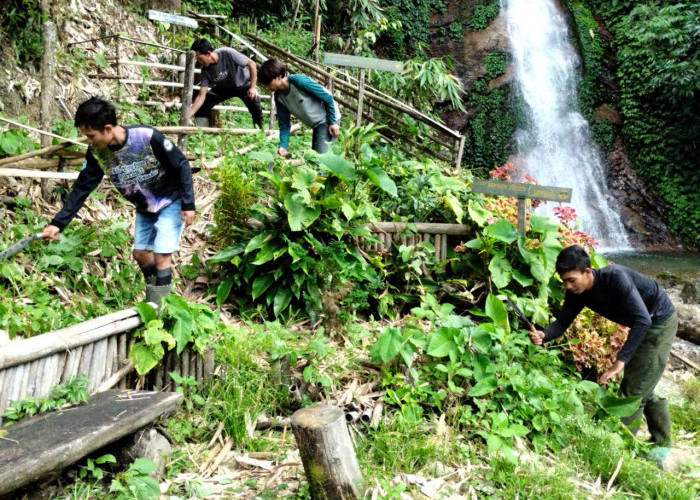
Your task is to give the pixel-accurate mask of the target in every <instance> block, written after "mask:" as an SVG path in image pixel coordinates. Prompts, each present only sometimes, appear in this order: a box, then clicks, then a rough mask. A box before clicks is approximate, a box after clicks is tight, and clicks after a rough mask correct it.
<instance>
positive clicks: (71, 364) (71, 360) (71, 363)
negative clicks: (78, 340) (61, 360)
mask: <svg viewBox="0 0 700 500" xmlns="http://www.w3.org/2000/svg"><path fill="white" fill-rule="evenodd" d="M66 352H67V353H68V359H67V360H66V367H65V368H64V369H63V376H62V377H61V382H68V381H69V380H70V379H71V378H73V377H75V376H76V375H77V374H78V368H79V367H80V359H81V358H82V356H83V346H78V347H76V348H74V349H68V350H67V351H66Z"/></svg>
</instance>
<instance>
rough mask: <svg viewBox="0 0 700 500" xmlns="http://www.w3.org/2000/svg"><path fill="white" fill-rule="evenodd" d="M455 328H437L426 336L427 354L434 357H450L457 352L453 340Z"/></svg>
mask: <svg viewBox="0 0 700 500" xmlns="http://www.w3.org/2000/svg"><path fill="white" fill-rule="evenodd" d="M456 332H458V330H457V329H456V328H439V329H438V330H437V331H435V332H433V333H431V334H430V335H429V336H428V346H427V349H426V352H427V353H428V355H429V356H435V357H436V358H444V357H445V356H450V357H451V358H452V357H454V356H455V355H456V354H457V345H456V344H455V342H454V338H455V333H456Z"/></svg>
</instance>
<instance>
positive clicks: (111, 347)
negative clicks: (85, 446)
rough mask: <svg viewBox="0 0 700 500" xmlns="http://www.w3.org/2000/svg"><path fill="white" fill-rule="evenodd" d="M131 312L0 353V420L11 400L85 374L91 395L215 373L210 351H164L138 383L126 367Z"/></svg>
mask: <svg viewBox="0 0 700 500" xmlns="http://www.w3.org/2000/svg"><path fill="white" fill-rule="evenodd" d="M141 324H142V322H141V318H140V317H139V314H138V312H137V311H136V309H134V308H130V309H125V310H123V311H118V312H114V313H110V314H107V315H104V316H100V317H98V318H95V319H92V320H89V321H85V322H82V323H78V324H75V325H71V326H69V327H66V328H62V329H60V330H54V331H52V332H48V333H45V334H43V335H37V336H35V337H30V338H26V339H15V340H11V341H9V342H7V343H6V344H4V345H3V346H2V348H0V415H2V413H3V412H4V411H5V408H7V407H8V406H9V405H10V403H11V402H12V401H18V400H21V399H23V398H25V397H28V396H34V397H36V396H46V395H48V394H49V393H50V391H51V388H52V387H53V386H55V385H57V384H60V383H64V382H68V381H69V380H70V379H71V378H72V377H74V376H76V375H80V374H85V375H86V376H87V377H88V391H89V392H90V393H91V394H92V393H94V392H98V391H100V390H105V389H108V388H111V387H113V386H115V385H118V387H119V388H120V389H127V388H133V387H134V385H136V384H137V383H138V384H143V386H144V387H148V388H151V387H155V388H158V389H160V390H163V389H167V388H168V387H169V388H170V389H172V386H173V380H172V377H171V376H170V375H169V374H170V372H173V371H174V372H176V373H177V374H178V375H180V376H194V377H195V378H196V379H197V380H203V379H204V378H205V377H206V376H207V375H210V374H211V373H213V371H214V357H213V351H211V350H208V351H206V352H205V355H204V356H202V355H200V354H199V353H197V352H195V351H193V350H192V349H190V348H189V347H187V348H185V350H184V351H183V352H182V353H181V354H180V355H179V356H178V355H176V354H175V352H174V351H167V352H166V355H165V357H164V358H163V360H162V361H161V362H160V363H159V365H158V366H157V367H156V368H154V369H153V370H151V371H150V372H149V373H147V374H146V375H145V376H144V378H143V379H140V378H139V377H138V376H137V375H136V374H135V373H133V372H132V371H131V370H130V368H131V367H132V365H130V360H129V359H128V357H129V350H130V349H131V346H132V345H133V344H134V342H135V338H134V336H133V335H132V334H133V331H134V330H135V329H136V328H138V327H139V326H141Z"/></svg>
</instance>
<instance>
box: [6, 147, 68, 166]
mask: <svg viewBox="0 0 700 500" xmlns="http://www.w3.org/2000/svg"><path fill="white" fill-rule="evenodd" d="M68 145H69V143H67V142H64V143H61V144H55V145H53V146H48V147H45V148H41V149H35V150H34V151H29V152H28V153H23V154H21V155H15V156H8V157H7V158H2V159H0V166H3V165H9V164H12V163H17V162H19V161H21V160H27V159H29V158H33V157H35V156H43V155H51V154H54V153H56V152H58V151H60V150H62V149H64V148H66V147H67V146H68Z"/></svg>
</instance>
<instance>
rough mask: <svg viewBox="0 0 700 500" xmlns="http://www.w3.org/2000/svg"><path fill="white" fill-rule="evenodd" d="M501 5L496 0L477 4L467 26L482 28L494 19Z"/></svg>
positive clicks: (476, 28)
mask: <svg viewBox="0 0 700 500" xmlns="http://www.w3.org/2000/svg"><path fill="white" fill-rule="evenodd" d="M500 10H501V6H500V4H499V2H498V1H497V0H490V1H489V2H488V3H486V4H479V5H477V6H476V8H475V9H474V13H473V14H472V18H471V22H470V23H469V28H470V29H473V30H483V29H484V28H486V27H487V26H488V25H489V24H490V23H491V21H493V20H494V19H496V16H498V13H499V12H500Z"/></svg>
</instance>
